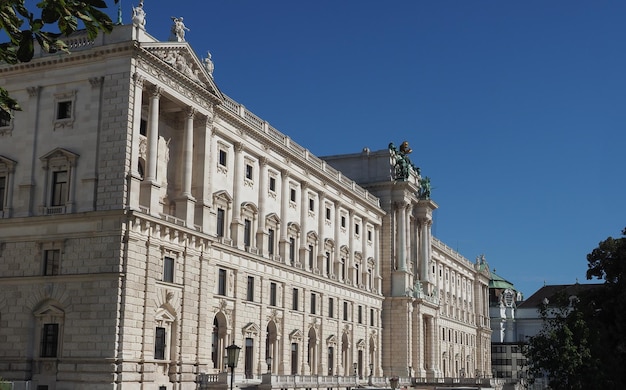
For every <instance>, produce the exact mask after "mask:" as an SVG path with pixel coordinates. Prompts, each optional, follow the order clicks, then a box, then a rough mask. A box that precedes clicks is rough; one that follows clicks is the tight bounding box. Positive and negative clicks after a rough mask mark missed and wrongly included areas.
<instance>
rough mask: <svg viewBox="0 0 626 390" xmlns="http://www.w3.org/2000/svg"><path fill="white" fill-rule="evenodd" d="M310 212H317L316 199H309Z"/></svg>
mask: <svg viewBox="0 0 626 390" xmlns="http://www.w3.org/2000/svg"><path fill="white" fill-rule="evenodd" d="M309 211H315V199H311V198H310V199H309Z"/></svg>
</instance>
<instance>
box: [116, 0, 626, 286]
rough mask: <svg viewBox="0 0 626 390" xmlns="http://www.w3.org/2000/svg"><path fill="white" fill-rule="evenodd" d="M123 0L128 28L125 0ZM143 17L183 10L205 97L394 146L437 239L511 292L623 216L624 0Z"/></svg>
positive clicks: (616, 226)
mask: <svg viewBox="0 0 626 390" xmlns="http://www.w3.org/2000/svg"><path fill="white" fill-rule="evenodd" d="M122 1H123V3H122V7H123V14H124V22H125V23H129V22H130V13H131V6H132V5H136V4H137V3H138V0H136V1H134V2H133V3H131V2H130V1H128V0H122ZM109 3H110V4H113V2H112V1H110V2H109ZM113 7H115V6H113ZM144 9H145V10H146V13H147V25H146V28H147V30H148V32H149V33H150V34H152V35H153V36H155V37H156V38H157V39H160V40H167V38H168V35H169V28H170V25H171V20H170V17H171V16H177V17H178V16H183V17H184V21H185V24H186V25H187V27H188V28H189V29H190V30H191V31H190V32H188V33H187V40H188V42H189V43H190V44H191V45H192V47H193V48H194V50H195V51H196V53H197V54H198V55H199V56H204V55H205V53H206V51H207V50H210V51H211V53H212V55H213V60H214V63H215V72H214V76H215V80H216V82H217V84H218V86H219V87H220V88H221V90H222V91H223V92H224V93H226V94H227V95H229V96H230V97H231V98H233V99H235V100H236V101H238V102H239V103H241V104H244V105H245V106H246V107H247V108H248V109H249V110H250V111H252V112H254V113H255V114H256V115H258V116H259V117H261V118H263V119H265V120H267V121H268V122H269V123H270V124H271V125H272V126H274V127H275V128H277V129H278V130H280V131H281V132H283V133H285V134H287V135H289V136H290V137H291V138H292V139H293V140H295V141H296V142H297V143H299V144H300V145H302V146H304V147H306V148H307V149H309V150H310V151H311V152H313V153H314V154H316V155H318V156H323V155H330V154H341V153H355V152H359V151H361V150H362V149H363V147H369V148H370V149H372V150H378V149H384V148H386V146H387V144H388V143H389V142H394V143H396V144H399V143H400V142H401V141H403V140H407V141H409V143H410V144H411V146H412V148H413V150H414V152H413V154H412V155H411V158H412V160H413V161H414V162H415V163H416V164H417V165H418V166H420V167H421V169H422V173H423V175H425V176H429V177H430V178H431V181H432V183H433V187H434V190H433V195H432V197H433V200H434V201H435V202H437V203H438V205H439V209H438V210H437V211H436V212H435V224H434V226H433V231H434V233H435V235H436V236H437V237H438V238H439V239H441V240H442V241H444V242H445V243H447V244H448V245H449V246H451V247H453V248H454V249H457V250H458V251H459V252H460V253H461V254H463V255H464V256H465V257H467V258H468V259H470V260H474V259H475V258H476V256H478V255H480V254H485V256H486V258H487V261H488V262H489V264H490V266H491V268H492V270H493V269H494V268H495V269H496V272H497V273H498V274H499V275H501V276H502V277H504V278H506V279H508V280H510V281H511V282H513V283H514V284H515V285H516V287H517V288H518V289H519V290H521V291H522V292H523V293H524V294H525V296H527V297H528V296H530V295H531V294H532V293H533V292H535V291H536V290H537V289H538V288H540V287H541V286H542V285H543V284H544V282H545V283H547V284H566V283H574V282H576V279H579V280H580V281H581V282H583V281H585V272H586V269H587V261H586V255H587V253H589V252H590V251H591V250H593V249H594V248H595V247H596V246H597V245H598V243H599V242H600V241H601V240H604V239H605V238H606V237H608V236H614V237H617V236H619V234H620V232H621V229H622V228H624V227H625V226H626V202H625V201H624V199H625V196H624V194H625V192H626V191H625V190H626V180H625V175H624V171H625V168H626V164H625V162H626V153H625V151H624V150H625V147H626V2H624V1H495V0H494V1H475V0H473V1H416V0H415V1H408V0H407V1H384V2H383V1H364V0H358V1H357V0H351V1H347V0H344V1H327V0H324V1H320V0H317V1H293V0H290V1H272V0H269V1H253V0H245V1H244V0H212V1H191V0H179V1H156V0H145V3H144ZM110 14H111V15H115V9H113V10H112V11H111V12H110Z"/></svg>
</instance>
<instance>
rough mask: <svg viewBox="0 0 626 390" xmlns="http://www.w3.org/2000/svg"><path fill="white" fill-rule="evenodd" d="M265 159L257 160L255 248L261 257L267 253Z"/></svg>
mask: <svg viewBox="0 0 626 390" xmlns="http://www.w3.org/2000/svg"><path fill="white" fill-rule="evenodd" d="M266 182H267V158H266V157H260V158H259V216H258V218H257V229H256V246H257V248H258V249H259V254H260V255H261V256H268V253H267V250H268V248H267V240H268V238H267V232H266V230H265V199H266V198H267V184H266Z"/></svg>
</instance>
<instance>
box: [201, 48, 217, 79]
mask: <svg viewBox="0 0 626 390" xmlns="http://www.w3.org/2000/svg"><path fill="white" fill-rule="evenodd" d="M206 55H207V57H206V58H205V59H203V60H202V63H203V64H204V68H205V69H206V71H207V73H208V74H209V76H211V77H213V69H215V65H213V61H212V60H211V52H210V51H207V52H206Z"/></svg>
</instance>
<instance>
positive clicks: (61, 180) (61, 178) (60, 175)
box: [50, 171, 68, 206]
mask: <svg viewBox="0 0 626 390" xmlns="http://www.w3.org/2000/svg"><path fill="white" fill-rule="evenodd" d="M67 190H68V181H67V171H56V172H53V173H52V199H50V206H63V205H65V203H66V202H67Z"/></svg>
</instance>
